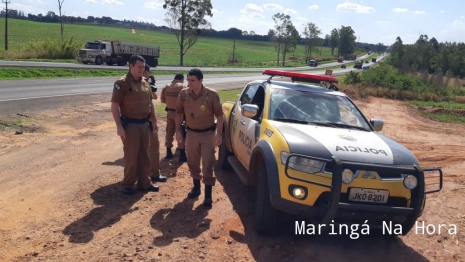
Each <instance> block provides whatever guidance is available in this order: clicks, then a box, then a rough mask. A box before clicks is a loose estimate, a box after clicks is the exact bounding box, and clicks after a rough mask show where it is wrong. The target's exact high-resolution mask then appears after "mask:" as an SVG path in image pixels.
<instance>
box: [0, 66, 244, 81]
mask: <svg viewBox="0 0 465 262" xmlns="http://www.w3.org/2000/svg"><path fill="white" fill-rule="evenodd" d="M127 71H128V69H127V67H121V69H120V70H97V69H59V68H56V69H55V68H2V70H0V80H19V79H30V78H34V79H39V78H42V79H44V78H61V77H100V76H122V75H123V74H125V73H126V72H127ZM240 73H250V72H208V73H205V75H208V74H240ZM151 74H152V75H174V72H171V71H157V70H152V71H151Z"/></svg>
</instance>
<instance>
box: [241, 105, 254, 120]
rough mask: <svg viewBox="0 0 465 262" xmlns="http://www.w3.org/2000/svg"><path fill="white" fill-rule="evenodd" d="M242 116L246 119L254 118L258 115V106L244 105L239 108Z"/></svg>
mask: <svg viewBox="0 0 465 262" xmlns="http://www.w3.org/2000/svg"><path fill="white" fill-rule="evenodd" d="M241 109H242V110H241V111H242V115H243V116H245V117H247V118H254V117H255V116H256V115H257V113H258V106H257V105H252V104H244V105H242V106H241Z"/></svg>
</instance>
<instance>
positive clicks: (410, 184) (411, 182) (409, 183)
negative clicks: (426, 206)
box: [404, 175, 418, 190]
mask: <svg viewBox="0 0 465 262" xmlns="http://www.w3.org/2000/svg"><path fill="white" fill-rule="evenodd" d="M417 185H418V180H417V178H416V177H415V176H412V175H407V176H406V177H404V186H405V187H406V188H408V189H410V190H412V189H414V188H415V187H417Z"/></svg>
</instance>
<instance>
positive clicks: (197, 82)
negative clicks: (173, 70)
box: [187, 75, 203, 89]
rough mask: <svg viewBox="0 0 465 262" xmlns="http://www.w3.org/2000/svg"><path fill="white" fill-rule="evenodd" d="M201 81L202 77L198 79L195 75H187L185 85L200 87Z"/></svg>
mask: <svg viewBox="0 0 465 262" xmlns="http://www.w3.org/2000/svg"><path fill="white" fill-rule="evenodd" d="M202 81H203V79H200V80H199V79H197V76H191V75H188V76H187V86H188V87H189V88H190V89H198V88H201V87H202Z"/></svg>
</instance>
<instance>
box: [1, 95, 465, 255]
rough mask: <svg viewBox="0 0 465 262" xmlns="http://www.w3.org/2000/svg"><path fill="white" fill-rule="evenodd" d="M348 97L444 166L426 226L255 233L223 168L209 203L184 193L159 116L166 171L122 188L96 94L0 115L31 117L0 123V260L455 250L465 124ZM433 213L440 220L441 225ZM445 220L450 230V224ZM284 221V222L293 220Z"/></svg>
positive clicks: (118, 159) (238, 189)
mask: <svg viewBox="0 0 465 262" xmlns="http://www.w3.org/2000/svg"><path fill="white" fill-rule="evenodd" d="M105 101H109V98H108V99H107V100H105ZM356 103H357V105H358V106H359V107H360V108H361V109H362V111H363V112H364V113H365V114H366V115H367V117H369V118H370V117H377V118H382V119H383V120H384V121H385V126H384V129H383V131H382V133H383V134H385V135H387V136H390V137H392V138H394V139H395V140H397V141H399V142H401V143H403V144H404V145H405V146H406V147H408V148H409V149H411V150H412V151H413V152H414V154H415V155H416V156H417V158H418V159H419V161H420V163H421V164H422V166H425V167H441V168H442V170H443V171H444V177H445V179H444V180H445V183H444V187H443V191H442V192H440V193H435V194H430V195H428V196H427V203H426V210H425V212H424V214H423V215H422V216H421V217H420V218H419V220H418V221H419V222H422V221H424V222H425V223H426V224H431V225H433V226H434V227H435V228H436V233H434V234H428V233H427V232H425V233H422V232H421V230H418V231H417V232H416V230H415V228H414V229H413V230H412V231H411V232H410V233H409V234H408V235H407V236H401V237H397V238H393V239H392V238H386V237H380V236H375V235H368V236H366V235H363V236H360V238H358V239H351V238H350V237H349V236H347V235H342V236H341V235H336V236H334V235H313V236H296V235H295V234H294V231H293V230H289V231H287V230H285V232H284V233H283V234H281V235H278V236H275V237H263V236H258V235H256V234H255V233H254V232H253V230H252V229H251V225H252V224H251V219H252V218H251V216H250V214H249V212H248V208H247V204H248V201H247V190H246V188H245V187H244V186H243V185H242V184H241V183H240V180H239V179H238V178H237V177H236V175H235V174H234V173H233V172H225V171H220V170H219V169H218V168H217V167H215V174H216V176H217V178H218V184H217V186H216V187H215V188H214V191H213V194H214V195H213V196H214V203H213V208H212V209H206V208H204V207H202V206H201V202H202V200H203V195H201V196H200V197H199V199H197V200H191V199H186V196H187V192H188V191H189V190H190V188H191V181H192V180H191V178H190V176H189V173H188V171H187V165H186V164H185V163H184V164H182V165H179V164H178V163H177V161H176V160H177V158H175V159H174V160H171V161H167V160H165V159H163V157H164V155H165V147H164V146H163V144H164V132H163V129H164V127H165V124H164V121H163V120H161V121H160V122H161V129H162V131H160V134H159V136H160V143H161V145H162V146H161V148H160V152H161V158H162V159H161V167H162V168H161V171H162V173H163V174H164V175H168V176H169V180H168V182H166V183H158V185H159V186H160V192H157V193H153V192H149V193H143V192H139V193H137V194H135V195H133V196H125V195H122V194H121V193H120V185H119V183H120V182H121V180H122V177H123V165H124V160H123V159H122V144H121V141H120V139H119V137H118V136H117V135H116V129H115V126H114V123H113V121H112V119H111V113H110V109H109V108H110V107H109V106H110V105H109V103H94V104H89V105H79V106H73V107H68V108H66V107H62V108H58V109H50V110H44V111H40V112H33V113H22V114H23V115H26V116H27V117H26V116H18V115H10V116H1V118H0V119H3V120H6V119H18V118H24V119H29V120H32V122H30V123H29V124H28V126H29V128H28V129H25V130H24V131H25V132H24V133H23V134H21V135H15V132H0V244H1V252H0V260H1V261H267V262H272V261H359V262H360V261H409V262H413V261H465V243H464V241H465V204H464V203H465V197H464V195H465V179H464V178H465V175H464V174H463V170H465V162H464V160H465V129H464V128H463V125H462V126H460V125H455V124H441V123H438V122H435V121H431V120H428V119H425V118H423V117H421V116H420V114H418V112H416V111H415V110H414V109H412V108H410V107H407V106H405V105H404V104H403V103H402V102H399V101H392V100H386V99H379V98H369V99H368V100H364V101H362V100H357V101H356ZM298 219H299V218H295V219H294V220H295V221H297V220H298ZM439 224H445V225H446V226H445V227H442V228H441V232H440V233H438V229H439ZM452 225H455V226H456V229H457V231H456V234H449V233H450V232H449V231H448V229H453V226H452ZM283 228H290V229H293V228H294V221H292V220H290V221H289V224H286V225H284V224H283ZM429 229H430V230H431V229H433V228H432V227H430V228H429ZM291 231H292V232H291ZM430 232H431V231H430ZM452 233H454V232H452Z"/></svg>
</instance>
